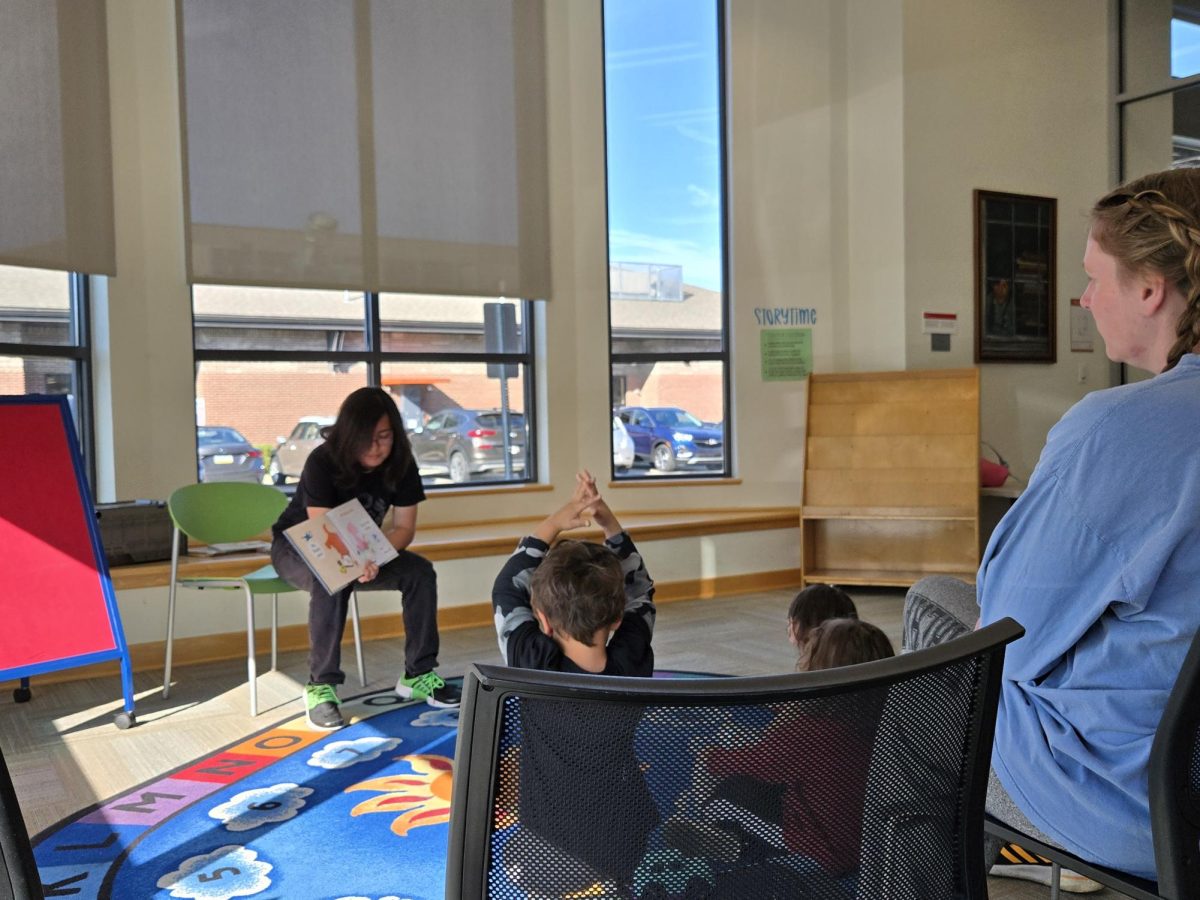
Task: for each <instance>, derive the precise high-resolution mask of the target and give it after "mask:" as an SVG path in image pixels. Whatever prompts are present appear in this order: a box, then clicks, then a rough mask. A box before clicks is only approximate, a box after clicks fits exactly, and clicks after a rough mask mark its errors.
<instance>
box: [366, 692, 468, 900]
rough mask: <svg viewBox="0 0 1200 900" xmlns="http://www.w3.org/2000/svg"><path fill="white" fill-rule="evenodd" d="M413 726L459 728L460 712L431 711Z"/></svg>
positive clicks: (416, 719) (426, 712) (423, 714)
mask: <svg viewBox="0 0 1200 900" xmlns="http://www.w3.org/2000/svg"><path fill="white" fill-rule="evenodd" d="M412 724H413V725H414V726H415V727H417V728H457V727H458V710H457V709H429V710H426V711H425V712H423V713H421V714H420V715H419V716H417V717H416V718H415V719H413V721H412ZM384 900H386V898H384Z"/></svg>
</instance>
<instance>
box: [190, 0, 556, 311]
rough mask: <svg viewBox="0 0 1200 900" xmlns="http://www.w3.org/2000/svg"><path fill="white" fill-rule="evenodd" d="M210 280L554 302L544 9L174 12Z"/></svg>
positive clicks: (213, 1) (199, 262)
mask: <svg viewBox="0 0 1200 900" xmlns="http://www.w3.org/2000/svg"><path fill="white" fill-rule="evenodd" d="M178 2H179V10H180V23H181V24H180V29H179V34H180V56H181V65H180V69H181V77H182V78H183V107H184V112H183V132H184V147H185V154H186V172H187V176H186V181H187V194H188V197H187V209H188V219H189V223H188V224H189V237H188V241H189V275H190V278H191V280H192V281H193V282H196V283H216V284H245V285H270V286H276V287H303V288H343V289H352V290H372V291H396V292H402V293H425V294H453V295H477V296H510V297H526V298H548V297H549V295H550V264H549V251H548V243H549V241H548V237H549V229H548V214H549V213H548V183H547V173H546V121H545V118H546V99H545V96H546V85H545V26H544V19H543V7H542V3H543V2H544V0H487V2H485V3H480V2H478V0H255V2H253V3H247V2H244V0H178Z"/></svg>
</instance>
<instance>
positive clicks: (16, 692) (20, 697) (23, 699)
mask: <svg viewBox="0 0 1200 900" xmlns="http://www.w3.org/2000/svg"><path fill="white" fill-rule="evenodd" d="M32 697H33V691H31V690H30V689H29V688H27V687H24V688H14V689H13V699H14V700H15V701H17V702H18V703H28V702H29V700H30V698H32Z"/></svg>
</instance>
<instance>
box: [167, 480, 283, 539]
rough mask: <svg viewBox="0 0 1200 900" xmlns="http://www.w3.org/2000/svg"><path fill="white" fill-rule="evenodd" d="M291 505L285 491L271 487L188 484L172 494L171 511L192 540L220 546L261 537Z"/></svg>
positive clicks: (231, 482)
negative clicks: (227, 542) (225, 543)
mask: <svg viewBox="0 0 1200 900" xmlns="http://www.w3.org/2000/svg"><path fill="white" fill-rule="evenodd" d="M287 504H288V498H287V497H286V496H285V495H284V494H283V492H282V491H280V490H279V489H278V488H273V487H271V486H269V485H265V484H242V483H239V482H235V481H217V482H205V483H201V484H188V485H184V486H183V487H181V488H179V489H178V490H176V491H175V492H174V493H172V494H171V498H170V499H169V500H168V501H167V509H168V510H169V511H170V513H171V521H173V522H174V523H175V527H176V528H178V529H179V530H180V531H182V532H183V533H184V534H186V535H187V536H188V537H190V538H193V539H194V540H197V541H200V542H201V543H204V544H216V543H222V542H226V541H244V540H249V539H250V538H254V537H257V536H258V535H260V534H262V533H263V532H264V531H266V530H267V529H268V528H270V527H271V526H272V525H273V524H275V520H276V519H278V518H279V514H280V513H282V512H283V510H284V507H286V506H287Z"/></svg>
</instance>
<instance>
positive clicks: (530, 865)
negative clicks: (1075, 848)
mask: <svg viewBox="0 0 1200 900" xmlns="http://www.w3.org/2000/svg"><path fill="white" fill-rule="evenodd" d="M1023 633H1024V632H1023V630H1022V629H1021V627H1020V626H1019V625H1017V624H1016V623H1015V622H1013V621H1012V620H1011V619H1005V620H1003V621H1002V622H998V623H996V624H994V625H991V626H989V627H988V628H985V629H981V630H979V631H976V632H973V633H972V634H970V635H967V636H965V637H963V638H960V639H958V640H956V641H952V642H950V643H947V644H944V645H942V646H940V647H934V648H930V649H928V650H922V651H919V652H916V653H910V654H907V655H905V656H901V657H897V658H894V659H888V660H881V661H879V662H874V663H868V664H865V665H860V666H848V667H845V668H842V669H834V670H827V671H823V672H812V673H801V674H788V675H777V676H766V677H754V678H695V679H688V678H674V679H672V678H653V679H639V678H606V677H603V676H592V675H564V674H559V673H548V672H538V671H532V670H526V669H510V668H505V667H501V666H480V665H476V666H473V667H472V669H471V671H470V672H468V674H467V677H466V680H465V692H464V697H463V703H462V708H461V710H460V715H459V734H458V749H457V751H456V765H455V779H454V793H453V797H452V800H451V819H450V846H449V854H448V864H447V872H446V896H447V897H448V898H450V897H453V898H471V900H473V898H483V897H489V898H493V900H515V898H518V897H521V898H523V897H527V896H567V895H572V896H592V895H595V896H619V897H637V898H639V900H643V898H673V897H699V896H704V897H723V898H739V897H746V898H756V900H771V898H812V900H854V898H863V900H866V898H870V900H941V898H945V900H950V898H954V900H975V898H985V897H986V896H987V893H986V890H987V889H986V883H985V882H986V875H985V870H984V864H983V802H984V795H985V792H986V784H987V774H988V766H989V762H990V757H991V747H992V735H993V731H994V726H995V715H996V704H997V698H998V695H999V684H1000V682H999V678H1000V672H1001V668H1002V665H1003V658H1004V647H1005V645H1006V644H1007V643H1008V642H1010V641H1012V640H1015V639H1016V638H1017V637H1019V636H1020V635H1021V634H1023Z"/></svg>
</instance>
